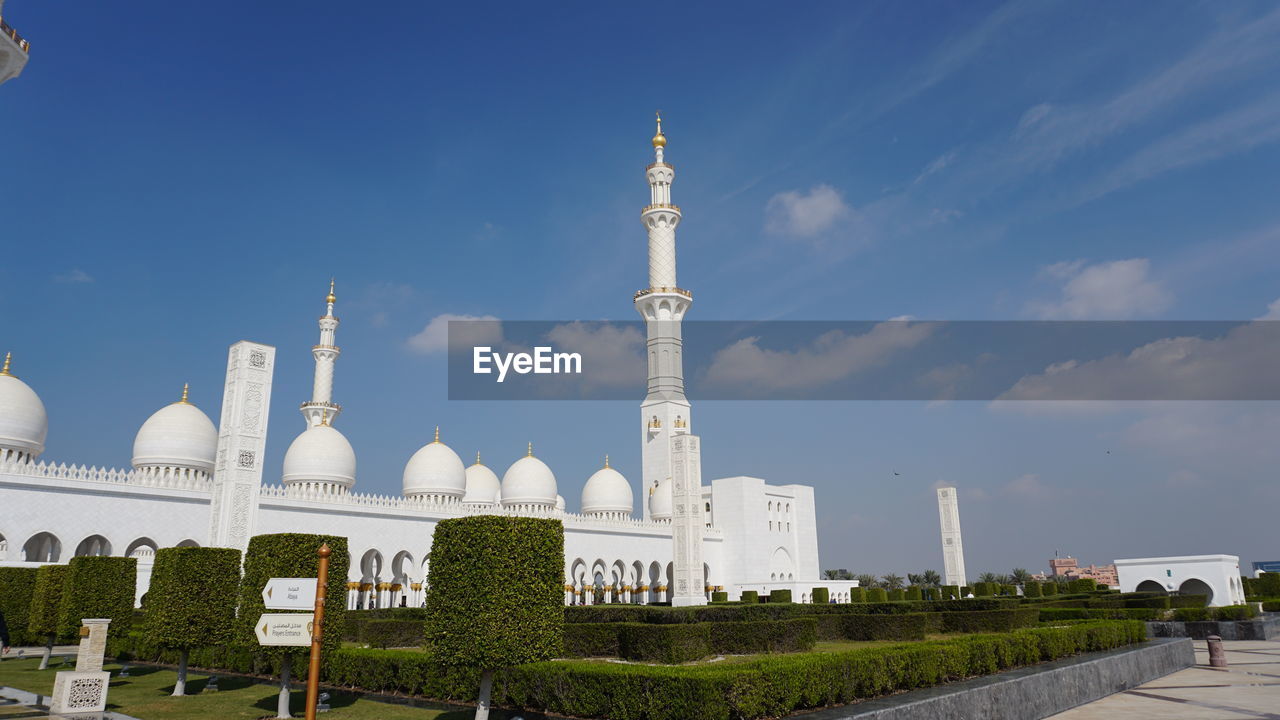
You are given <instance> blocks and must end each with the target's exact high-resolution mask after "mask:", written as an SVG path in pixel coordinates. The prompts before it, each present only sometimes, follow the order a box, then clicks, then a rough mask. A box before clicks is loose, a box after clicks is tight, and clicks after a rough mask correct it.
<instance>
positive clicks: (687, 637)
mask: <svg viewBox="0 0 1280 720" xmlns="http://www.w3.org/2000/svg"><path fill="white" fill-rule="evenodd" d="M710 625H711V623H693V624H687V625H645V624H642V623H623V624H621V625H619V626H618V655H619V656H620V657H623V658H626V659H627V660H647V661H650V662H660V663H666V664H668V665H674V664H678V663H683V662H689V661H691V660H699V659H701V658H704V657H706V656H708V655H710V654H711V627H710Z"/></svg>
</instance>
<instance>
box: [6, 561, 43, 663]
mask: <svg viewBox="0 0 1280 720" xmlns="http://www.w3.org/2000/svg"><path fill="white" fill-rule="evenodd" d="M35 589H36V568H26V567H5V568H0V613H4V622H5V625H6V626H8V628H9V643H10V644H11V645H26V644H28V643H30V642H32V641H33V639H34V638H33V636H32V635H31V634H30V633H29V632H28V631H27V623H28V620H29V617H30V613H31V598H32V596H33V595H34V594H35Z"/></svg>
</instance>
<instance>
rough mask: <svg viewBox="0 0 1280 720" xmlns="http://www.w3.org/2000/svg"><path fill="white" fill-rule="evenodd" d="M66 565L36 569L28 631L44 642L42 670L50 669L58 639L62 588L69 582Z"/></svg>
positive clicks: (42, 566)
mask: <svg viewBox="0 0 1280 720" xmlns="http://www.w3.org/2000/svg"><path fill="white" fill-rule="evenodd" d="M67 570H68V568H67V566H66V565H41V566H40V567H39V568H36V584H35V592H34V593H33V594H32V596H31V610H30V614H29V615H28V617H27V630H28V632H30V633H31V634H32V635H33V636H35V637H37V638H40V639H42V640H44V656H43V657H41V658H40V669H41V670H45V669H47V668H48V667H49V655H50V654H51V653H52V652H53V643H54V641H55V640H57V639H58V609H59V608H60V607H61V605H62V588H63V586H64V585H65V584H66V580H67Z"/></svg>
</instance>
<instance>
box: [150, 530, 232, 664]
mask: <svg viewBox="0 0 1280 720" xmlns="http://www.w3.org/2000/svg"><path fill="white" fill-rule="evenodd" d="M239 586H240V551H239V550H236V549H234V548H217V547H171V548H161V549H159V550H157V551H156V559H155V565H154V566H153V567H152V570H151V586H150V587H149V588H148V589H147V602H146V607H145V610H146V612H145V613H144V614H143V623H142V631H143V635H144V636H145V637H146V638H147V639H148V640H149V641H150V642H152V643H155V644H156V645H158V646H160V647H164V648H193V647H200V646H202V645H226V644H227V643H229V642H231V638H232V634H233V632H234V629H235V618H236V596H237V594H238V592H237V591H238V590H239Z"/></svg>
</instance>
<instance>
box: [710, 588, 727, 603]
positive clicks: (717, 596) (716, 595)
mask: <svg viewBox="0 0 1280 720" xmlns="http://www.w3.org/2000/svg"><path fill="white" fill-rule="evenodd" d="M711 602H715V603H722V602H729V593H728V592H727V591H724V590H716V591H714V592H712V593H711Z"/></svg>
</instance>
